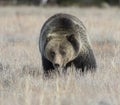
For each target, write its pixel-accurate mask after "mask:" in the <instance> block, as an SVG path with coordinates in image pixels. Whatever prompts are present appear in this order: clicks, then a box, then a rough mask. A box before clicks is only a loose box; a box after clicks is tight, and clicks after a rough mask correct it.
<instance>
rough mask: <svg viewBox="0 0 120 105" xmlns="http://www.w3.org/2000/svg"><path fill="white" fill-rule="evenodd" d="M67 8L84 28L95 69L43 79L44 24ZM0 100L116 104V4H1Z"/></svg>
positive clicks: (119, 12)
mask: <svg viewBox="0 0 120 105" xmlns="http://www.w3.org/2000/svg"><path fill="white" fill-rule="evenodd" d="M60 12H64V13H70V14H72V15H75V16H77V17H78V18H80V19H81V20H82V21H83V23H84V25H85V26H86V28H87V34H88V36H89V39H90V42H91V45H92V48H93V50H94V53H95V56H96V60H97V65H98V68H97V72H96V73H94V74H91V73H88V74H86V75H84V76H78V74H76V73H75V72H73V71H74V68H73V71H72V70H70V69H69V71H70V72H69V75H68V76H66V77H64V76H60V77H55V78H52V79H49V80H44V79H43V77H42V65H41V58H40V53H39V47H38V40H39V33H40V29H41V27H42V25H43V23H44V22H45V21H46V20H47V19H48V17H50V16H52V15H53V14H55V13H60ZM0 25H1V26H0V105H8V104H9V105H119V104H120V71H119V70H120V9H119V8H117V7H111V8H110V7H108V8H96V7H91V8H78V7H60V8H59V7H25V6H22V7H0Z"/></svg>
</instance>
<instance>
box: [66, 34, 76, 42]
mask: <svg viewBox="0 0 120 105" xmlns="http://www.w3.org/2000/svg"><path fill="white" fill-rule="evenodd" d="M67 39H68V41H73V40H74V39H75V38H74V34H71V35H68V36H67Z"/></svg>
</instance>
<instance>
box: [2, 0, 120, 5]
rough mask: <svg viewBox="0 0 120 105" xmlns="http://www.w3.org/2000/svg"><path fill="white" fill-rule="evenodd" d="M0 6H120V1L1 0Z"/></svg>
mask: <svg viewBox="0 0 120 105" xmlns="http://www.w3.org/2000/svg"><path fill="white" fill-rule="evenodd" d="M0 5H1V6H2V5H3V6H6V5H35V6H39V5H60V6H70V5H77V6H93V5H95V6H102V5H112V6H120V0H0Z"/></svg>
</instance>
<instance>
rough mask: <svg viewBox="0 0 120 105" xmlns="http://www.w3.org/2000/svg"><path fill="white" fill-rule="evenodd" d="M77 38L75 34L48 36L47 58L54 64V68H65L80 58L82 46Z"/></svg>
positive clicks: (53, 34)
mask: <svg viewBox="0 0 120 105" xmlns="http://www.w3.org/2000/svg"><path fill="white" fill-rule="evenodd" d="M56 34H57V35H56ZM76 38H77V37H75V35H74V34H71V35H59V33H52V35H51V34H50V35H48V37H47V38H46V46H45V49H44V50H45V57H46V58H47V59H48V60H49V61H50V62H52V64H53V66H54V68H64V67H65V66H66V65H67V63H69V62H70V61H72V60H74V59H75V58H76V57H77V56H78V54H79V50H80V44H79V42H78V41H77V39H76Z"/></svg>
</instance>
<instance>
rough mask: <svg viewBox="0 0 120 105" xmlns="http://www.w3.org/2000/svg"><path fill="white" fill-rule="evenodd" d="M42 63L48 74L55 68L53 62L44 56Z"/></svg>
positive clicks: (45, 72)
mask: <svg viewBox="0 0 120 105" xmlns="http://www.w3.org/2000/svg"><path fill="white" fill-rule="evenodd" d="M42 65H43V71H44V74H45V75H48V74H49V73H50V72H51V71H52V70H53V69H54V67H53V64H52V63H51V62H50V61H49V60H47V59H46V58H45V57H44V56H42Z"/></svg>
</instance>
